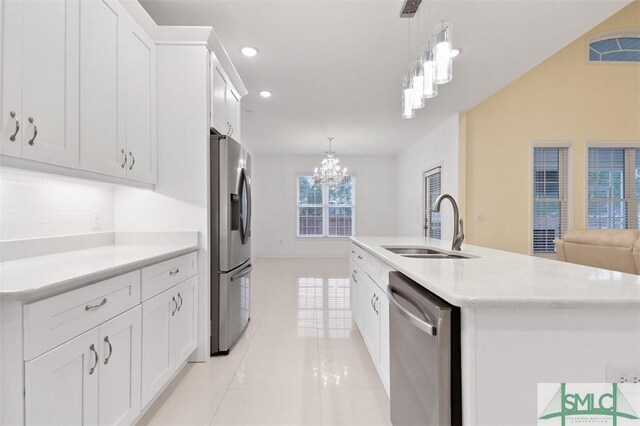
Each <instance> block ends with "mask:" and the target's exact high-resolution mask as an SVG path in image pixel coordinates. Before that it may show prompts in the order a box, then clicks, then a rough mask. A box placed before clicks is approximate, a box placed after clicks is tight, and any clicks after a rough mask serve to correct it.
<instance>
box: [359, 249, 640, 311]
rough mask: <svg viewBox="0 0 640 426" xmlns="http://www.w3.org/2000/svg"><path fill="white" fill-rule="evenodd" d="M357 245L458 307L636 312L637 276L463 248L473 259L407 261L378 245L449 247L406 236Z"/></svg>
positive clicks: (638, 300) (639, 291) (639, 281)
mask: <svg viewBox="0 0 640 426" xmlns="http://www.w3.org/2000/svg"><path fill="white" fill-rule="evenodd" d="M352 240H353V241H354V242H355V243H356V244H358V245H359V246H360V247H362V248H364V249H365V250H366V251H368V252H369V253H371V254H372V255H374V256H375V257H377V258H378V259H380V260H381V261H382V262H384V263H386V264H387V265H389V266H390V267H391V268H393V269H395V270H397V271H399V272H401V273H402V274H404V275H406V276H407V277H409V278H411V279H412V280H414V281H416V282H417V283H419V284H420V285H422V286H423V287H425V288H426V289H427V290H430V291H431V292H433V293H435V294H436V295H438V296H440V297H441V298H443V299H445V300H446V301H448V302H449V303H451V304H453V305H456V306H460V307H549V308H553V307H557V308H582V307H603V308H640V276H637V275H631V274H624V273H622V272H614V271H609V270H604V269H598V268H592V267H588V266H582V265H576V264H572V263H566V262H559V261H556V260H552V259H545V258H540V257H534V256H527V255H522V254H516V253H511V252H506V251H501V250H493V249H489V248H484V247H478V246H472V245H467V244H463V245H462V253H468V254H471V255H474V256H478V258H475V259H412V258H407V257H402V256H400V255H398V254H395V253H392V252H390V251H389V250H387V249H385V248H383V246H403V245H407V246H431V247H436V248H440V249H447V250H449V249H450V248H451V243H450V242H446V241H440V240H431V239H426V238H412V237H354V238H352Z"/></svg>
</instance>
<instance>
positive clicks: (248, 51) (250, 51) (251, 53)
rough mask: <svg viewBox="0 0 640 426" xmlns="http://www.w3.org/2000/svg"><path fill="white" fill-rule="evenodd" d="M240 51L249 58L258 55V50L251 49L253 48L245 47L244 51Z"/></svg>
mask: <svg viewBox="0 0 640 426" xmlns="http://www.w3.org/2000/svg"><path fill="white" fill-rule="evenodd" d="M240 51H241V52H242V54H243V55H244V56H249V57H253V56H256V55H257V54H258V49H256V48H255V47H251V46H245V47H243V48H242V49H240Z"/></svg>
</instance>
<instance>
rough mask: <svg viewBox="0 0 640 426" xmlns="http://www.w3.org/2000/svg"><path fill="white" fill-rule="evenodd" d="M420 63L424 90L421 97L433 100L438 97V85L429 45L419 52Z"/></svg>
mask: <svg viewBox="0 0 640 426" xmlns="http://www.w3.org/2000/svg"><path fill="white" fill-rule="evenodd" d="M420 61H421V62H422V70H423V73H424V83H423V84H424V90H423V92H422V97H423V98H425V99H430V98H435V97H436V96H437V95H438V85H437V84H436V81H435V72H436V63H435V60H434V58H433V51H432V50H431V45H429V46H427V48H426V49H425V50H423V51H422V52H420Z"/></svg>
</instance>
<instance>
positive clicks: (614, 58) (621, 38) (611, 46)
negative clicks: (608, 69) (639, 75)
mask: <svg viewBox="0 0 640 426" xmlns="http://www.w3.org/2000/svg"><path fill="white" fill-rule="evenodd" d="M589 61H590V62H640V35H639V34H635V35H629V34H620V35H615V36H607V37H606V38H599V39H596V40H593V41H591V42H590V43H589Z"/></svg>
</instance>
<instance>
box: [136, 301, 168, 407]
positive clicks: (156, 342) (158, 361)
mask: <svg viewBox="0 0 640 426" xmlns="http://www.w3.org/2000/svg"><path fill="white" fill-rule="evenodd" d="M174 290H175V289H169V290H167V291H165V292H164V293H160V294H159V295H157V296H156V297H153V298H151V299H149V300H147V301H146V302H144V303H143V304H142V389H141V395H142V407H143V408H144V407H145V406H146V405H147V404H148V403H149V401H151V400H152V399H153V397H154V396H155V395H156V394H157V393H158V392H159V391H160V390H161V389H162V387H163V386H164V385H165V384H166V383H167V381H168V380H169V379H170V378H171V377H172V376H173V373H174V368H175V359H174V355H175V351H174V350H172V347H173V346H174V344H173V342H172V336H171V329H172V324H171V323H172V321H171V319H172V314H173V315H175V313H176V310H177V302H176V299H175V291H174Z"/></svg>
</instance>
